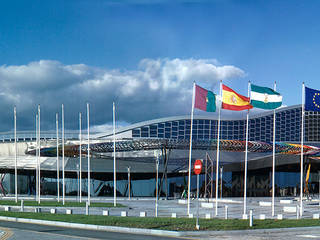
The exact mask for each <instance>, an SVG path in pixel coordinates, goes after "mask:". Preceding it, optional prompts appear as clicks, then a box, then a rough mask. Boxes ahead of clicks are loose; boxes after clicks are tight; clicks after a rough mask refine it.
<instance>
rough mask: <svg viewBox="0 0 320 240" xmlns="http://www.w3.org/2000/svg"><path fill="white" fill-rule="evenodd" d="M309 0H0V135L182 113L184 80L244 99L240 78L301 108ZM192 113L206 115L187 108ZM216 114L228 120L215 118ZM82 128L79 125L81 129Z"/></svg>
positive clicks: (311, 63)
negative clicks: (59, 119)
mask: <svg viewBox="0 0 320 240" xmlns="http://www.w3.org/2000/svg"><path fill="white" fill-rule="evenodd" d="M319 9H320V2H319V1H315V0H314V1H313V0H311V1H300V0H281V1H279V0H270V1H260V0H247V1H246V0H243V1H237V0H211V1H209V0H170V1H169V0H154V1H149V0H122V1H120V0H109V1H106V0H94V1H92V0H68V1H65V0H56V1H40V0H34V1H25V0H19V1H18V0H12V1H5V2H3V3H2V4H1V8H0V56H1V57H0V108H1V112H2V114H1V115H0V123H1V125H0V131H2V132H4V131H12V129H13V107H14V106H16V107H17V128H18V130H33V129H34V128H35V114H36V111H37V106H38V104H40V106H41V126H42V129H45V130H54V129H55V114H56V113H59V116H61V104H64V109H65V121H66V122H65V126H66V128H67V129H78V127H79V126H78V118H79V117H78V115H79V112H82V115H83V122H85V121H86V103H87V102H88V103H90V123H91V125H92V127H93V129H95V130H97V131H104V129H107V128H108V127H110V124H111V123H112V102H115V104H116V118H117V124H118V126H123V125H128V124H131V123H136V122H140V121H146V120H151V119H155V118H160V117H167V116H175V115H186V114H190V110H191V99H192V84H193V82H194V81H195V82H196V83H197V84H199V85H200V86H202V87H204V88H207V89H209V90H212V91H214V92H215V93H218V92H219V81H220V80H222V81H223V82H224V84H226V85H228V86H229V87H231V88H233V89H234V90H236V91H238V92H239V93H240V94H243V95H247V91H248V81H251V82H252V83H254V84H256V85H261V86H266V87H271V88H273V85H274V82H275V81H276V82H277V91H278V92H280V93H281V94H282V95H283V105H285V106H290V105H295V104H300V103H301V98H302V96H301V95H302V94H301V91H302V90H301V89H302V82H305V83H306V86H308V87H310V88H315V89H320V81H319V79H318V77H319V75H320V67H319V64H320V62H319V57H318V56H319V52H320V44H319V42H320V24H319V22H320V15H319V14H318V10H319ZM196 114H205V113H203V112H201V111H198V110H197V111H196ZM222 114H236V113H234V112H230V111H229V112H227V111H226V110H224V111H223V113H222ZM83 128H85V126H83Z"/></svg>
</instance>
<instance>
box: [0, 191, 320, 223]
mask: <svg viewBox="0 0 320 240" xmlns="http://www.w3.org/2000/svg"><path fill="white" fill-rule="evenodd" d="M2 199H13V197H5V198H2ZM20 199H24V200H34V199H33V198H30V197H26V196H24V197H21V198H20ZM46 200H55V198H54V197H43V198H42V201H46ZM76 200H77V199H76V198H74V197H68V198H66V201H76ZM82 201H86V198H83V199H82ZM91 201H92V202H108V203H113V198H101V197H100V198H91ZM117 203H120V204H123V205H125V207H119V208H98V207H90V208H89V213H90V215H102V211H103V210H109V215H110V216H121V212H122V211H126V212H127V214H128V216H140V212H146V215H147V216H149V217H154V216H155V205H156V204H155V203H156V201H155V198H135V197H132V198H131V199H130V200H129V199H128V198H117ZM199 203H200V208H199V217H200V218H205V217H206V215H207V217H208V214H210V217H211V218H212V217H215V218H216V217H217V218H225V216H226V206H227V209H228V210H227V215H228V218H238V219H240V218H242V215H243V198H222V199H218V215H217V216H215V199H200V200H199ZM303 207H304V208H303V215H302V218H313V217H314V214H320V206H319V199H318V197H314V198H310V199H308V200H307V199H304V200H303ZM51 208H53V207H41V211H42V212H50V209H51ZM0 209H1V207H0ZM2 209H4V207H2ZM56 209H57V213H65V212H66V209H72V210H73V214H85V211H86V209H85V208H79V207H68V208H65V207H56ZM299 209H300V201H299V198H275V215H274V216H272V212H271V198H267V197H265V198H261V197H259V198H258V197H254V198H247V214H249V211H250V210H252V211H253V218H255V219H259V218H260V217H261V216H260V215H261V214H263V215H265V218H266V219H276V218H277V217H278V215H279V214H281V215H282V217H283V219H296V218H297V210H298V211H299ZM12 210H13V211H18V210H20V206H16V207H12ZM24 211H34V207H28V206H25V207H24ZM172 213H175V214H176V216H177V217H189V215H188V213H187V200H186V199H183V200H181V199H169V200H166V199H164V198H160V199H159V200H158V216H159V217H171V216H172ZM190 213H191V214H193V217H196V213H197V200H196V199H192V200H191V204H190Z"/></svg>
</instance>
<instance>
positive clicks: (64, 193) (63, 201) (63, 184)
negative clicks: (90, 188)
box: [61, 104, 66, 205]
mask: <svg viewBox="0 0 320 240" xmlns="http://www.w3.org/2000/svg"><path fill="white" fill-rule="evenodd" d="M61 118H62V121H61V122H62V123H61V124H62V126H61V127H62V204H63V205H64V203H65V197H66V186H65V181H64V180H65V179H64V177H65V175H64V105H63V104H62V105H61Z"/></svg>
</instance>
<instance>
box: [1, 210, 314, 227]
mask: <svg viewBox="0 0 320 240" xmlns="http://www.w3.org/2000/svg"><path fill="white" fill-rule="evenodd" d="M0 216H8V217H18V218H32V219H42V220H50V221H62V222H73V223H83V224H95V225H106V226H119V227H133V228H150V229H161V230H173V231H192V230H195V221H196V220H195V219H189V218H162V217H159V218H149V217H146V218H140V217H114V216H95V215H89V216H86V215H65V214H50V213H29V212H3V211H0ZM199 224H200V229H201V230H218V231H221V230H244V229H262V228H288V227H311V226H320V221H319V220H314V219H300V220H289V219H287V220H254V226H253V227H252V228H250V227H249V222H248V220H240V219H230V220H222V219H199Z"/></svg>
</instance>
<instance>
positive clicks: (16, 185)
mask: <svg viewBox="0 0 320 240" xmlns="http://www.w3.org/2000/svg"><path fill="white" fill-rule="evenodd" d="M14 188H15V191H14V192H15V200H16V203H17V202H18V170H17V109H16V107H14Z"/></svg>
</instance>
